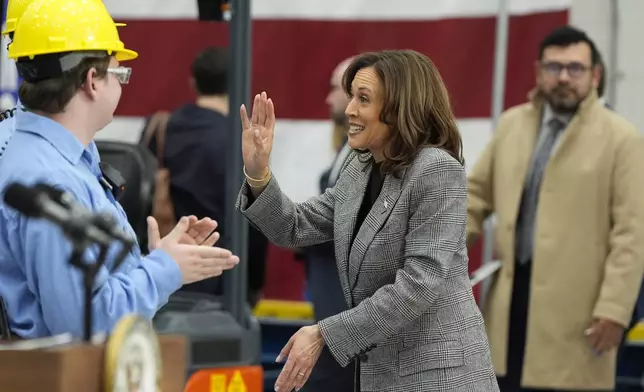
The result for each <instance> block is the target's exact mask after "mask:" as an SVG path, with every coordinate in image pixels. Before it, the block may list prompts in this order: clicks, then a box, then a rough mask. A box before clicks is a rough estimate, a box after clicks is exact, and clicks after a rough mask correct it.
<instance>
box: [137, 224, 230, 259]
mask: <svg viewBox="0 0 644 392" xmlns="http://www.w3.org/2000/svg"><path fill="white" fill-rule="evenodd" d="M188 226H189V229H188V232H187V233H184V234H182V236H181V239H180V240H179V243H180V244H186V245H204V246H213V245H214V244H215V243H217V241H218V240H219V233H218V232H216V231H215V230H216V229H217V226H218V224H217V222H216V221H214V220H212V219H210V218H203V219H199V220H197V217H196V216H194V215H190V216H189V217H188ZM150 239H154V240H153V241H150ZM159 241H161V235H160V232H159V224H158V223H157V221H156V219H154V218H153V217H148V250H149V251H150V252H152V251H153V250H154V249H156V246H157V244H158V242H159Z"/></svg>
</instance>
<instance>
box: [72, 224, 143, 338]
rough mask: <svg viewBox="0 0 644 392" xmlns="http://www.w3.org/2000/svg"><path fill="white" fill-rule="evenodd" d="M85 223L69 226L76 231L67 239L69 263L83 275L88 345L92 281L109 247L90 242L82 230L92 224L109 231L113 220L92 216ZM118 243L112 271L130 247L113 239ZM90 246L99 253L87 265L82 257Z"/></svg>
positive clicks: (84, 311)
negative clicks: (69, 244) (97, 248)
mask: <svg viewBox="0 0 644 392" xmlns="http://www.w3.org/2000/svg"><path fill="white" fill-rule="evenodd" d="M110 218H111V217H110ZM85 222H86V223H84V222H83V223H81V221H80V220H78V221H75V222H74V223H75V224H72V225H70V226H74V228H75V229H77V230H71V231H70V233H69V234H70V235H68V238H69V239H70V240H71V242H72V254H71V256H70V258H69V263H70V264H71V265H73V266H74V267H76V268H78V269H79V270H80V271H81V273H82V274H83V289H84V296H83V297H84V304H83V340H84V341H85V342H88V343H89V342H90V341H91V339H92V322H93V314H92V298H93V291H94V281H95V280H96V275H98V272H99V271H100V269H101V267H103V265H105V263H106V261H107V255H108V251H109V245H108V244H105V243H96V242H92V241H90V240H89V238H88V237H87V235H85V234H84V233H85V230H83V229H84V228H85V227H88V226H89V225H92V224H94V225H95V226H97V227H99V228H100V229H104V230H106V231H111V230H112V226H111V224H112V223H113V220H110V219H109V218H106V215H93V216H92V217H91V218H90V220H89V221H85ZM110 237H112V236H110ZM118 242H121V243H122V245H123V249H122V250H121V252H119V254H118V255H117V258H116V260H115V262H114V265H113V266H112V268H111V270H112V271H114V270H116V269H117V268H118V267H119V266H120V265H121V263H122V262H123V261H124V260H125V257H126V256H127V254H128V253H129V250H130V248H131V246H128V245H130V243H129V242H130V241H127V242H126V241H124V240H123V239H120V238H119V239H116V238H114V243H118ZM92 245H98V246H99V253H98V257H97V259H96V261H95V262H94V263H88V262H87V261H86V260H84V257H83V256H84V254H85V251H86V250H87V248H88V247H90V246H92ZM112 271H110V272H112Z"/></svg>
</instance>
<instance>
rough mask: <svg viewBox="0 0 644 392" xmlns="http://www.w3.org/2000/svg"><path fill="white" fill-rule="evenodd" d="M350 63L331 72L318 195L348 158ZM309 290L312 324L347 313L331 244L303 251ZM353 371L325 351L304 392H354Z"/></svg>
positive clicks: (330, 184)
mask: <svg viewBox="0 0 644 392" xmlns="http://www.w3.org/2000/svg"><path fill="white" fill-rule="evenodd" d="M350 60H351V59H347V60H344V61H343V62H341V63H340V64H338V66H337V67H336V68H335V70H334V71H333V74H332V76H331V91H329V95H328V96H327V98H326V103H327V105H329V109H330V112H331V118H332V119H333V125H334V131H333V139H334V148H336V150H337V154H336V156H335V158H334V160H333V163H332V164H331V167H330V168H329V169H328V170H327V171H326V172H324V173H323V174H322V176H321V178H320V193H323V192H324V190H325V189H326V188H329V187H332V186H333V185H334V184H335V182H336V180H337V179H338V176H339V173H340V169H341V168H342V165H343V164H344V161H345V160H346V158H347V156H348V155H349V152H350V148H349V145H348V144H347V143H346V132H347V129H348V119H347V116H346V115H345V114H344V111H345V109H346V107H347V103H348V102H349V98H348V97H347V95H346V94H345V93H344V91H343V90H342V75H343V74H344V71H345V70H346V68H347V66H348V65H349V63H350ZM304 255H305V260H306V271H307V277H308V290H309V294H310V296H311V301H312V302H313V307H314V310H315V321H319V320H322V319H324V318H326V317H329V316H333V315H336V314H338V313H341V312H343V311H344V310H346V309H347V303H346V301H345V299H344V294H343V293H342V288H341V287H340V278H339V276H338V269H337V266H336V261H335V254H334V243H333V242H327V243H323V244H320V245H316V246H312V247H309V248H305V249H304ZM353 373H354V367H353V366H347V367H344V368H343V367H341V366H340V365H339V364H338V362H337V361H336V360H335V359H334V358H333V356H332V355H331V353H330V352H329V351H328V349H327V348H326V347H325V348H324V351H323V352H322V355H320V359H319V360H318V362H317V364H316V366H315V368H314V369H313V372H312V374H311V377H310V379H309V382H307V383H306V384H305V385H304V388H302V389H301V391H303V392H327V391H332V392H345V391H353V376H354V374H353Z"/></svg>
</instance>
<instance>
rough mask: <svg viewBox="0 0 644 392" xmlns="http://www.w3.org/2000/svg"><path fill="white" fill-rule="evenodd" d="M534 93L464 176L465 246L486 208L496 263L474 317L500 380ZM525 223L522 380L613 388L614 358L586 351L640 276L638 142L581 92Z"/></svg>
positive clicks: (643, 212) (623, 308)
mask: <svg viewBox="0 0 644 392" xmlns="http://www.w3.org/2000/svg"><path fill="white" fill-rule="evenodd" d="M541 108H542V103H541V102H540V100H539V99H538V98H533V100H532V101H531V102H529V103H526V104H523V105H520V106H517V107H514V108H512V109H510V110H508V111H507V112H505V113H504V114H503V116H502V117H501V118H500V120H499V124H498V129H497V130H496V132H495V133H494V136H493V140H492V141H491V142H490V143H489V145H488V146H487V147H486V149H485V151H484V152H483V153H482V155H481V158H480V159H479V161H478V162H477V163H476V165H475V167H473V168H472V171H471V174H470V176H469V179H468V192H469V196H468V224H467V235H468V243H471V242H472V240H473V239H475V238H476V237H478V236H479V235H480V233H481V230H482V222H483V220H484V219H485V217H487V216H488V215H489V214H490V213H496V217H497V226H496V233H495V246H496V251H497V252H498V257H499V258H500V259H501V260H502V268H501V270H500V271H499V272H498V273H497V274H496V275H495V277H494V278H493V282H492V283H491V288H490V291H489V293H488V296H487V298H486V302H485V309H484V316H485V323H486V328H487V333H488V336H489V339H490V345H491V348H492V359H493V362H494V366H495V369H496V372H497V374H498V375H499V376H502V375H505V374H506V362H507V346H508V331H509V325H508V323H509V313H510V300H511V294H512V280H513V274H514V263H515V261H514V240H515V238H514V237H515V222H516V218H517V213H518V207H519V203H520V199H521V194H522V191H523V181H524V177H525V173H526V171H527V170H528V167H529V164H530V159H531V155H532V151H533V149H534V146H535V143H536V140H537V132H538V127H539V123H540V119H541ZM536 220H537V221H536V227H535V243H534V255H533V270H532V271H533V272H532V283H531V298H530V305H529V314H528V327H527V328H528V330H527V338H526V340H527V342H526V352H525V361H524V368H523V375H522V385H523V386H524V387H526V388H530V387H532V388H555V389H589V388H592V389H612V388H613V384H614V380H615V358H616V352H615V351H613V352H610V353H607V354H604V355H603V356H601V357H598V356H595V355H594V354H593V352H592V350H591V348H590V346H589V344H588V340H587V338H586V337H585V336H584V330H585V329H586V328H588V327H589V326H590V325H591V322H592V320H593V318H595V317H602V318H607V319H610V320H614V321H616V322H618V323H620V324H622V325H624V326H626V325H627V324H628V322H629V321H630V317H631V315H632V312H633V307H634V304H635V300H636V297H637V294H638V291H639V287H640V284H641V282H642V276H643V274H644V139H643V138H642V136H641V135H640V134H639V133H638V131H637V130H636V129H635V127H634V126H633V125H632V124H630V123H629V122H627V121H626V120H624V119H623V118H622V117H620V116H619V115H617V114H615V113H613V112H612V111H610V110H609V109H606V108H604V106H603V105H602V104H601V103H600V102H599V101H598V99H597V96H596V94H594V93H593V94H591V96H589V97H588V98H587V99H586V100H585V101H584V102H583V103H582V105H581V107H580V110H579V111H578V113H577V114H576V115H575V116H574V118H573V119H572V120H571V122H570V124H569V126H568V128H567V129H566V130H565V131H564V134H563V135H562V136H561V140H560V144H559V146H558V148H557V150H556V151H555V152H554V155H553V156H552V158H551V159H550V162H549V163H548V166H547V167H546V169H545V172H544V177H543V180H542V185H541V191H540V196H539V209H538V211H537V218H536Z"/></svg>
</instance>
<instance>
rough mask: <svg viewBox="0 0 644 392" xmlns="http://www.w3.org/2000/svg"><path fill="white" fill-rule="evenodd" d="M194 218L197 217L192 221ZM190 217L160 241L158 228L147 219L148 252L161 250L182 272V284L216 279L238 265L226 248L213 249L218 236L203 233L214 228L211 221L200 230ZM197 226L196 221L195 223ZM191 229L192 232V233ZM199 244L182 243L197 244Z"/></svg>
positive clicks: (184, 219) (203, 224)
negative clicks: (202, 239)
mask: <svg viewBox="0 0 644 392" xmlns="http://www.w3.org/2000/svg"><path fill="white" fill-rule="evenodd" d="M195 219H196V218H195ZM190 222H191V220H190V218H188V217H183V218H181V220H180V221H179V223H177V225H176V226H175V227H174V229H172V231H171V232H170V233H169V234H168V235H166V236H165V237H163V238H159V230H158V225H156V220H155V219H154V218H152V217H150V218H148V242H149V247H150V248H151V249H162V250H164V251H165V252H166V253H167V254H168V255H170V257H172V259H173V260H174V261H175V262H176V263H177V266H178V267H179V269H180V270H181V277H182V280H183V283H184V284H188V283H193V282H198V281H200V280H204V279H208V278H212V277H215V276H219V275H221V274H222V273H223V271H225V270H229V269H231V268H233V267H234V266H236V265H237V264H239V257H237V256H234V255H233V254H232V252H231V251H229V250H228V249H223V248H217V247H214V246H213V244H214V242H215V241H216V240H217V238H219V236H218V235H217V236H214V235H209V234H206V232H209V233H211V231H209V228H210V227H213V222H214V221H207V220H206V221H204V222H202V224H201V226H199V227H201V229H196V228H195V227H194V225H193V226H191V225H190ZM195 224H196V222H195ZM191 229H192V233H191ZM201 238H205V239H204V241H203V242H202V243H201V244H200V245H197V244H191V243H184V242H186V241H188V242H195V243H196V242H198V241H199V240H200V239H201Z"/></svg>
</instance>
